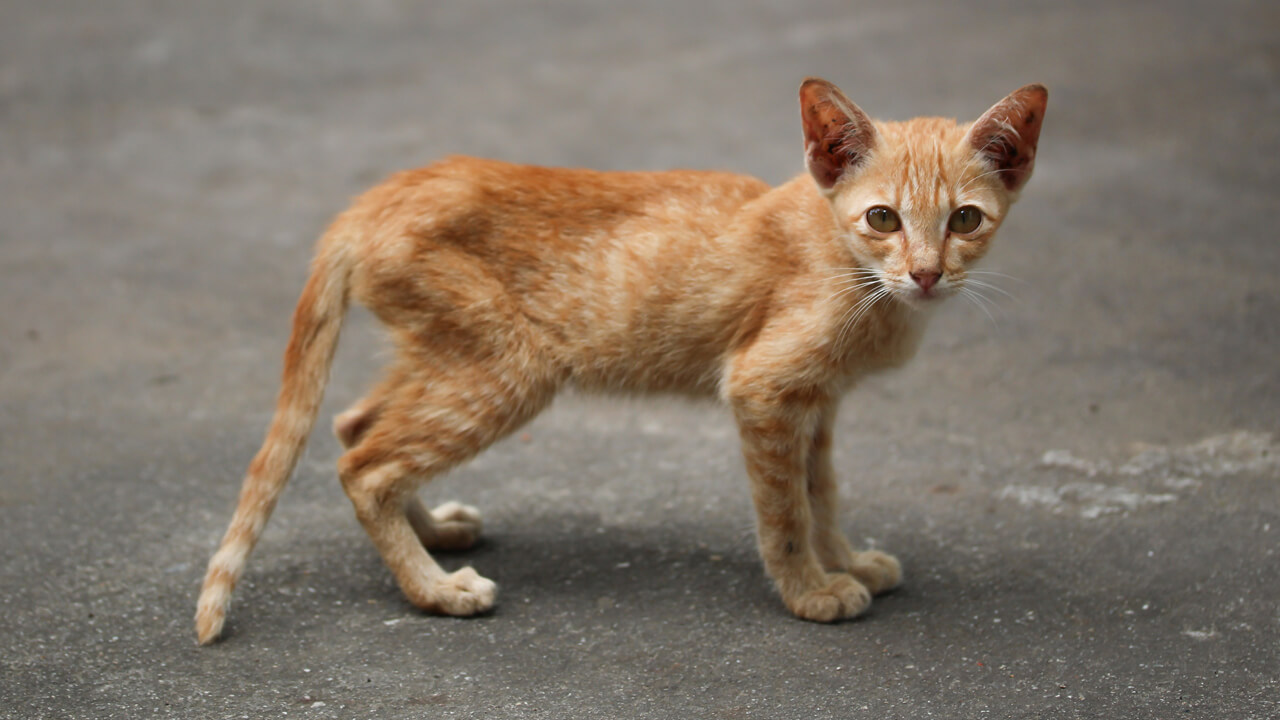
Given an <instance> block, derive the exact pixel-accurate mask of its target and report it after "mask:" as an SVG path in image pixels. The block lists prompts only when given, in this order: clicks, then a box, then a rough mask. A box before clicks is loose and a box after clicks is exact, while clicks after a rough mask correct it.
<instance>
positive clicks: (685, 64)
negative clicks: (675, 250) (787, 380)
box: [0, 0, 1280, 720]
mask: <svg viewBox="0 0 1280 720" xmlns="http://www.w3.org/2000/svg"><path fill="white" fill-rule="evenodd" d="M432 5H443V6H444V8H443V9H425V8H427V7H429V6H432ZM601 5H602V4H600V3H594V2H582V3H554V4H551V6H550V7H536V8H535V7H534V5H533V4H531V3H520V2H508V3H503V2H489V1H478V2H466V3H462V2H457V3H447V4H446V3H420V4H417V3H409V2H396V1H393V0H378V1H370V2H364V3H341V2H309V1H304V0H294V1H292V2H270V3H258V2H247V1H242V2H224V3H212V2H209V3H159V2H141V1H134V0H121V1H119V2H111V3H99V2H87V1H86V2H78V3H77V2H47V3H33V2H18V1H17V0H10V1H6V2H2V3H0V16H2V17H3V18H4V20H3V22H0V190H2V191H0V219H2V220H3V222H2V223H0V308H2V311H0V547H3V553H2V554H0V716H3V717H15V718H34V717H58V718H138V717H156V716H162V717H163V716H175V717H201V718H223V717H226V718H232V717H253V718H257V717H283V716H285V715H288V716H291V717H299V716H301V717H314V718H329V717H333V718H339V717H340V718H347V717H378V718H395V717H462V718H507V717H573V718H685V717H688V718H695V717H696V718H702V717H706V718H836V717H839V718H845V717H887V718H974V717H992V718H1006V717H1014V718H1021V717H1026V718H1059V717H1061V718H1074V717H1080V718H1096V717H1107V718H1171V717H1192V718H1256V719H1259V720H1261V719H1262V718H1274V717H1277V716H1280V642H1278V640H1280V610H1277V602H1276V598H1277V597H1280V556H1278V555H1277V553H1276V548H1277V546H1278V545H1280V489H1278V487H1277V485H1278V482H1277V481H1278V480H1280V444H1278V443H1277V440H1276V435H1275V433H1276V432H1277V430H1280V428H1277V417H1278V416H1280V364H1278V363H1277V358H1280V290H1277V287H1278V285H1277V279H1276V277H1277V271H1280V242H1277V240H1276V236H1277V234H1276V223H1275V216H1276V215H1275V211H1276V208H1277V207H1278V206H1280V203H1278V200H1280V198H1278V197H1277V196H1278V194H1280V193H1278V192H1277V191H1278V189H1280V165H1277V163H1276V158H1277V157H1280V123H1277V122H1276V118H1277V117H1278V116H1280V6H1277V5H1276V4H1275V3H1266V2H1254V3H1248V2H1222V3H1215V4H1213V9H1212V12H1208V11H1204V10H1201V9H1200V8H1201V7H1205V8H1207V7H1208V5H1207V4H1204V3H1190V2H1187V3H1173V2H1167V3H1159V4H1156V3H1151V4H1150V5H1151V7H1150V8H1144V7H1143V6H1141V5H1139V4H1138V3H1129V4H1125V3H1114V2H1096V3H1095V2H1081V3H1026V2H1017V3H1014V2H1009V3H995V2H992V3H974V4H973V7H966V6H965V5H963V4H961V3H935V2H917V1H915V0H903V1H900V2H894V3H891V4H888V3H887V4H884V5H883V6H880V7H866V8H859V9H853V8H852V7H851V6H852V5H853V4H852V3H848V2H827V3H810V2H791V1H788V2H775V3H765V2H751V3H739V2H720V3H711V4H703V3H690V2H644V3H631V4H629V5H627V6H626V9H621V10H613V11H605V10H603V9H601V7H600V6H601ZM943 8H945V9H943ZM808 74H820V75H824V76H827V77H829V78H830V79H832V80H834V81H836V82H838V83H839V84H840V85H841V86H842V87H843V88H844V89H845V90H846V91H847V92H848V93H849V94H850V96H851V97H853V98H854V100H855V101H857V102H858V103H859V104H860V105H862V106H863V107H864V108H865V109H867V110H868V111H869V112H870V113H872V114H873V115H878V116H882V117H889V118H902V117H908V116H911V115H916V114H925V113H927V114H945V115H958V116H961V117H966V118H972V117H975V116H976V115H977V114H978V113H980V112H981V111H983V110H985V109H986V108H987V107H988V106H989V105H990V104H992V103H993V102H995V101H996V100H997V99H999V98H1000V97H1002V96H1003V95H1004V94H1005V93H1006V92H1008V91H1010V90H1012V89H1013V88H1015V87H1017V86H1019V85H1021V84H1024V83H1026V82H1031V81H1041V82H1044V83H1046V84H1048V85H1049V87H1050V88H1051V93H1052V94H1051V100H1050V108H1049V116H1048V121H1047V124H1046V126H1045V133H1044V136H1043V138H1042V153H1041V155H1040V160H1039V166H1038V169H1037V176H1036V177H1035V178H1034V179H1033V180H1032V182H1031V184H1030V186H1029V188H1028V190H1027V192H1026V194H1025V196H1024V199H1023V201H1022V203H1021V204H1020V206H1019V207H1018V208H1017V209H1016V211H1015V212H1014V213H1013V215H1012V217H1011V220H1010V221H1009V223H1008V224H1007V225H1006V227H1005V229H1004V231H1003V234H1002V237H1001V241H1000V243H999V247H998V248H997V249H996V251H995V252H994V253H993V256H992V258H991V260H990V262H989V264H988V269H994V270H1000V271H1003V272H1006V273H1008V274H1010V275H1012V276H1013V277H1014V278H1017V280H1012V279H1010V280H1008V281H1006V282H1004V283H1002V286H1003V287H1004V288H1005V290H1007V291H1008V292H1009V293H1011V294H1012V295H1013V296H1015V298H1016V299H1009V298H1004V297H1001V296H993V300H995V304H996V305H997V307H995V308H992V309H991V315H992V318H990V319H989V318H988V316H987V315H986V314H985V313H984V312H982V311H981V310H980V309H979V308H977V307H975V306H973V305H968V304H963V303H961V302H960V301H955V302H954V305H953V306H952V307H949V308H947V309H946V310H945V311H944V312H943V313H942V315H941V316H940V317H939V318H938V320H937V321H936V323H935V325H934V326H933V328H932V330H931V333H930V335H929V336H928V339H927V341H926V344H925V347H924V349H923V351H922V352H921V355H920V357H919V358H918V360H917V361H916V362H915V363H914V364H913V365H911V366H910V367H909V368H907V369H905V370H904V371H902V372H900V373H897V374H895V375H892V376H889V377H885V378H881V379H879V380H878V381H876V382H872V383H868V384H867V385H866V386H865V387H863V388H861V389H860V390H859V391H857V392H855V393H854V394H853V395H851V396H850V397H849V399H848V401H847V402H846V404H845V406H844V413H843V415H842V419H841V423H840V434H839V440H838V450H837V462H838V467H839V468H840V469H841V473H842V478H843V480H842V484H843V489H844V491H845V493H846V495H847V496H848V497H849V498H850V500H849V502H848V508H847V511H846V513H845V516H844V523H845V526H846V528H847V529H848V530H849V531H850V532H851V533H852V536H853V537H855V538H857V539H859V540H861V541H862V542H864V543H867V544H872V545H874V546H877V547H882V548H884V549H887V550H890V551H892V552H895V553H896V554H898V556H899V557H900V558H901V559H902V561H903V564H904V566H905V567H906V570H907V580H906V584H905V586H904V587H903V588H902V590H901V591H899V592H897V593H895V594H893V595H890V596H888V597H885V598H883V599H880V600H878V601H877V602H876V604H875V606H874V607H873V610H872V612H871V613H870V615H868V616H867V617H866V618H865V619H863V620H859V621H856V622H848V623H844V624H840V625H836V626H819V625H813V624H808V623H803V622H799V621H796V620H793V619H792V618H790V617H789V616H788V615H787V614H786V613H785V611H784V609H783V608H782V606H781V603H780V602H778V600H777V599H776V597H775V596H774V595H773V594H772V592H771V590H770V588H769V586H768V584H767V583H766V581H765V579H764V577H763V574H762V571H761V568H760V565H759V563H758V561H757V559H756V557H755V552H754V547H753V540H752V522H751V511H750V506H749V500H748V498H747V492H746V482H745V478H744V475H743V470H742V468H741V463H740V460H739V457H738V454H737V449H736V442H735V433H734V431H733V429H732V427H731V423H730V420H729V418H728V416H727V414H726V413H725V412H724V411H723V410H722V409H719V408H716V407H713V406H709V405H705V406H704V405H689V404H684V403H681V402H678V401H674V400H660V401H654V402H648V401H634V400H632V401H624V402H620V401H612V400H602V399H596V398H581V397H566V398H563V399H562V401H561V402H559V403H558V404H557V405H556V406H555V407H554V408H553V409H552V410H551V411H550V412H548V413H547V414H546V415H544V416H543V417H541V418H540V419H539V420H538V421H537V422H536V423H534V424H533V425H532V426H530V427H529V428H528V429H527V432H526V433H525V434H524V435H522V436H520V437H517V438H513V439H512V440H511V441H509V442H507V443H505V444H503V445H501V446H499V447H497V448H495V449H493V450H492V451H491V452H489V453H488V454H486V455H484V456H482V457H481V458H480V459H479V460H478V461H477V462H475V463H473V464H472V465H469V466H468V467H466V468H465V469H462V470H460V471H458V472H456V473H455V474H454V475H452V476H451V477H449V478H447V479H445V480H442V481H441V482H439V483H437V484H434V485H432V486H431V487H430V488H428V489H427V490H426V495H427V496H428V497H429V499H430V500H432V501H438V500H443V499H460V500H463V501H465V502H469V503H473V504H476V505H479V506H480V507H481V508H483V509H484V511H485V512H486V518H487V523H488V524H487V538H488V541H487V543H486V544H485V545H484V546H483V547H481V548H479V549H477V550H475V551H473V552H470V553H466V554H465V555H462V556H455V557H449V558H446V559H445V562H446V563H447V564H449V565H450V566H451V567H457V566H460V565H462V564H464V563H473V564H474V565H475V566H476V567H477V568H478V569H480V570H481V571H482V572H483V573H484V574H485V575H487V576H489V577H492V578H494V579H495V580H497V581H498V582H499V584H500V585H501V587H502V595H501V598H500V606H499V608H498V609H497V611H496V612H494V613H493V614H492V615H490V616H487V617H483V618H479V619H474V620H454V619H442V618H434V617H426V616H422V615H420V614H419V613H417V612H415V611H413V610H412V609H411V608H410V607H408V606H407V605H406V603H405V602H404V601H403V600H402V599H401V597H400V595H399V594H398V592H397V591H396V589H395V587H394V586H393V584H392V581H391V580H390V577H389V575H388V573H387V572H386V571H385V569H384V568H383V566H382V564H381V562H380V560H379V559H378V557H377V555H376V553H375V552H374V550H373V548H372V546H371V544H370V543H369V542H368V540H367V538H366V537H365V535H364V533H363V532H362V531H361V529H360V528H359V526H358V525H357V523H356V522H355V520H354V518H353V517H352V514H351V511H350V508H349V506H348V504H347V501H346V500H345V498H344V497H343V495H342V493H341V490H340V488H339V487H338V484H337V482H336V480H335V476H334V473H333V470H332V467H333V460H334V459H335V457H336V456H337V454H338V448H337V443H336V442H335V441H334V440H333V439H332V438H330V437H328V436H327V434H318V435H317V437H316V438H315V440H314V442H313V443H312V446H311V448H310V450H309V451H308V455H307V457H306V459H305V460H304V462H303V464H302V466H301V467H300V468H299V471H298V474H297V477H296V479H295V481H294V483H293V484H292V485H291V486H290V488H289V491H288V492H287V493H286V494H285V497H284V499H283V501H282V503H281V506H280V509H279V511H278V512H277V514H276V516H275V518H274V521H273V523H272V525H271V526H270V528H269V529H268V531H267V533H266V535H265V537H264V540H263V542H262V544H261V545H260V547H259V549H258V551H257V553H256V554H255V556H254V558H253V562H252V563H251V565H250V570H249V572H248V574H247V576H246V578H245V582H244V583H243V584H242V586H241V588H240V589H239V591H238V593H237V596H236V603H235V605H234V606H233V610H232V615H231V619H230V624H229V634H228V637H227V639H226V640H225V641H224V642H223V643H221V644H219V645H217V646H215V647H211V648H205V649H199V648H197V647H196V646H195V644H194V642H193V635H192V629H191V623H190V618H191V615H192V612H193V609H194V603H195V594H196V591H197V586H198V582H199V578H200V574H201V570H202V567H203V564H204V562H205V561H206V559H207V557H208V554H209V553H210V552H211V551H212V549H213V547H214V545H215V543H216V542H217V539H218V538H219V537H220V535H221V533H222V531H223V529H224V527H225V523H226V521H227V519H228V517H229V513H230V510H231V506H232V503H233V502H234V497H235V494H236V491H237V486H238V483H239V478H240V475H241V473H242V472H243V469H244V467H245V465H246V463H247V461H248V459H249V457H250V456H251V454H252V453H253V451H254V449H255V448H256V446H257V444H258V442H259V440H260V437H261V433H262V431H263V429H264V426H265V423H266V420H267V418H268V412H269V410H270V408H271V405H272V401H273V397H274V393H275V391H276V382H277V376H278V371H279V370H278V368H279V357H280V353H281V350H282V349H283V345H284V338H285V334H286V332H287V322H288V317H289V314H290V312H291V308H292V304H293V302H294V299H295V297H296V293H297V292H298V290H299V288H300V287H301V284H302V280H303V278H304V273H305V266H306V263H307V260H308V256H309V249H310V245H311V243H312V241H313V238H314V237H315V236H316V235H317V234H318V233H319V231H320V229H321V228H322V227H323V226H324V224H325V222H326V220H327V218H328V217H330V216H331V215H332V214H333V213H334V212H336V211H337V210H338V209H340V208H341V207H342V206H343V205H344V203H345V201H346V199H347V198H348V197H349V196H351V195H352V194H354V193H356V192H358V191H359V190H361V189H362V188H364V187H366V186H368V185H369V184H371V183H372V182H374V181H375V180H377V179H378V178H379V177H381V176H382V175H384V174H386V173H388V172H390V171H392V170H394V169H398V168H402V167H406V166H413V165H419V164H424V163H426V162H428V161H430V160H431V159H433V158H435V157H438V156H440V155H442V154H445V153H450V152H465V153H473V154H479V155H486V156H493V157H499V158H504V159H509V160H519V161H528V162H537V163H546V164H562V165H588V166H593V167H598V168H665V167H671V166H686V167H709V168H724V169H732V170H738V171H743V172H749V173H754V174H757V175H759V176H761V177H764V178H766V179H768V180H770V181H771V182H778V181H781V180H784V179H786V178H787V177H789V176H790V175H792V174H793V173H795V172H797V171H798V170H799V169H800V143H799V134H800V131H799V123H798V117H797V112H796V108H795V106H794V92H795V89H796V87H797V85H798V83H799V81H800V79H801V78H802V77H804V76H805V75H808ZM344 340H345V342H344V345H343V347H342V350H341V351H340V353H339V357H338V363H337V365H336V367H335V372H334V380H333V384H332V386H331V388H330V392H329V396H328V397H329V400H328V401H327V403H326V408H325V414H326V416H327V415H329V414H331V413H332V412H333V411H335V410H337V409H340V408H341V407H343V406H344V405H345V403H348V402H350V401H352V400H353V399H355V398H356V397H357V396H358V395H359V393H360V391H361V389H362V388H363V387H365V386H366V385H367V384H368V383H369V382H370V381H371V378H372V377H373V374H374V372H375V370H376V368H377V365H378V359H379V357H380V356H381V355H382V354H383V352H382V350H381V349H380V348H381V347H382V346H381V343H380V340H379V339H378V336H377V333H376V329H375V328H374V327H373V324H372V323H371V322H370V320H369V318H368V316H366V315H363V314H359V313H357V314H356V315H354V316H353V318H352V320H351V322H350V323H349V325H348V330H347V332H346V335H345V337H344Z"/></svg>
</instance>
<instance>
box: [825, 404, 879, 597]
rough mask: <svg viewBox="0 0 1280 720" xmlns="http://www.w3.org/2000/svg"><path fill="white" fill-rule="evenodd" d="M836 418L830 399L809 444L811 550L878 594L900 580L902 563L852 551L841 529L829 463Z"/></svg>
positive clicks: (869, 552)
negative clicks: (811, 521)
mask: <svg viewBox="0 0 1280 720" xmlns="http://www.w3.org/2000/svg"><path fill="white" fill-rule="evenodd" d="M835 418H836V403H835V402H831V403H829V404H828V405H827V406H826V407H824V408H822V410H821V411H820V413H819V415H818V420H817V422H816V423H815V427H814V430H813V436H812V437H813V439H812V441H811V442H810V444H809V457H808V462H807V476H808V489H809V507H810V509H811V511H812V514H813V546H814V552H815V553H817V555H818V561H819V562H820V563H821V564H822V567H823V568H825V569H827V570H834V571H840V572H847V573H849V574H850V575H852V576H854V577H855V578H857V579H858V581H859V582H861V583H862V584H863V585H866V586H867V589H868V590H870V591H871V593H872V594H874V595H879V594H880V593H882V592H885V591H888V590H892V589H893V588H895V587H897V586H898V584H899V583H900V582H902V566H901V565H900V564H899V563H898V560H897V559H896V558H894V557H893V556H892V555H887V554H885V553H882V552H880V551H879V550H866V551H863V552H858V551H856V550H854V549H853V547H852V546H851V545H850V544H849V540H848V539H847V538H845V535H844V533H843V532H842V531H841V530H840V513H839V489H838V486H837V484H836V476H835V470H834V468H833V467H832V464H831V439H832V428H833V427H834V426H835Z"/></svg>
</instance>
